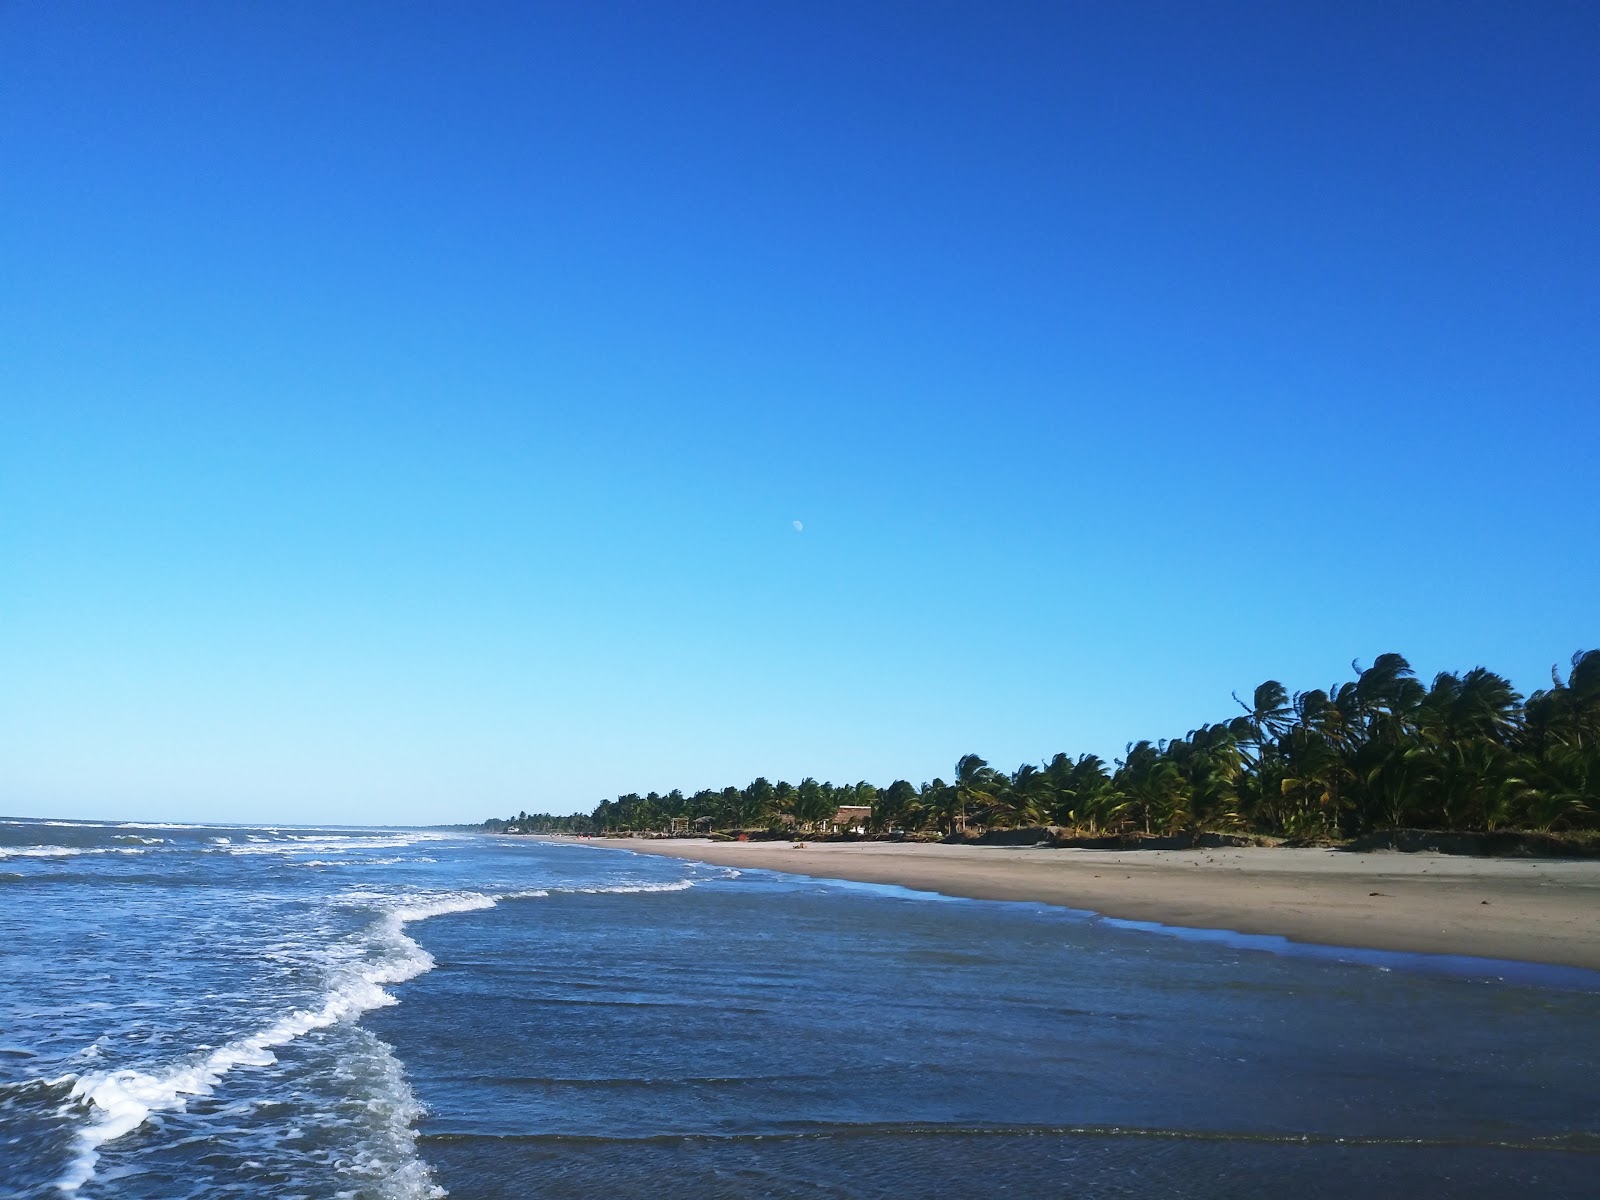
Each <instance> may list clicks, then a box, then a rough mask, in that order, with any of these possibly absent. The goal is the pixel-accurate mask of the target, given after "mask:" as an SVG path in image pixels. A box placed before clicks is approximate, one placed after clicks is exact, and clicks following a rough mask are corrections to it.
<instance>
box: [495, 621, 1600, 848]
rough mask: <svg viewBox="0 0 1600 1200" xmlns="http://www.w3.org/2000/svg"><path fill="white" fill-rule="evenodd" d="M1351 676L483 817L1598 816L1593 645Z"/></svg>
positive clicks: (894, 826) (894, 821) (516, 825)
mask: <svg viewBox="0 0 1600 1200" xmlns="http://www.w3.org/2000/svg"><path fill="white" fill-rule="evenodd" d="M1352 670H1353V671H1354V678H1353V679H1350V680H1347V681H1344V682H1342V683H1337V684H1335V685H1334V686H1332V687H1330V688H1328V689H1326V690H1323V689H1320V688H1314V689H1312V690H1310V691H1302V692H1295V693H1293V694H1292V695H1291V694H1290V693H1289V692H1288V690H1287V689H1285V687H1284V686H1283V684H1281V683H1279V682H1278V681H1277V680H1268V681H1267V682H1266V683H1263V684H1262V685H1261V686H1260V687H1258V688H1256V689H1255V691H1254V692H1253V693H1252V694H1251V695H1250V697H1249V698H1248V699H1241V698H1240V697H1239V696H1238V695H1237V694H1235V695H1234V697H1233V698H1234V701H1235V703H1236V704H1237V706H1238V709H1239V711H1238V712H1236V713H1234V714H1232V715H1230V716H1227V717H1225V718H1224V719H1222V720H1220V721H1217V722H1216V723H1214V724H1208V725H1201V726H1199V727H1198V728H1196V729H1191V730H1190V731H1189V732H1188V733H1186V734H1184V735H1183V736H1182V737H1177V738H1171V739H1162V740H1158V741H1148V740H1146V741H1138V742H1131V743H1129V744H1128V746H1127V748H1126V750H1125V752H1124V756H1123V757H1122V758H1119V759H1115V760H1114V761H1113V762H1111V763H1107V762H1105V761H1104V760H1102V759H1101V758H1100V757H1098V756H1097V755H1094V754H1081V755H1079V756H1078V757H1076V758H1073V757H1071V756H1069V755H1067V754H1057V755H1056V756H1055V757H1053V758H1051V759H1050V760H1048V761H1047V762H1041V763H1039V764H1034V763H1023V764H1022V765H1021V766H1019V767H1018V768H1017V769H1016V770H1015V771H1012V772H1009V773H1007V772H1005V771H1001V770H997V769H995V768H994V767H991V766H990V765H989V764H988V763H987V762H985V761H984V760H983V759H982V758H980V757H978V755H976V754H967V755H963V756H962V757H961V759H960V760H958V761H957V763H956V764H955V770H954V771H953V772H952V774H951V777H950V779H949V780H948V781H946V780H944V779H932V780H929V781H927V782H925V783H922V784H918V785H913V784H912V783H910V782H908V781H907V780H904V779H897V780H895V781H894V782H893V783H890V784H888V785H887V786H885V787H878V786H876V785H874V784H871V783H868V782H866V781H862V782H859V783H854V784H842V785H840V784H832V783H819V782H818V781H817V780H815V779H812V778H809V777H808V778H806V779H803V780H801V781H800V783H798V784H791V783H788V782H786V781H783V780H779V781H777V782H775V783H774V782H771V781H769V780H767V779H766V778H758V779H756V780H754V781H752V782H751V783H749V784H747V785H746V786H744V787H725V788H722V789H721V790H720V791H719V790H715V789H709V788H708V789H705V790H702V791H698V792H695V793H693V794H692V795H685V794H684V793H683V792H682V791H679V790H673V791H670V792H666V793H664V794H663V793H657V792H650V793H648V794H646V795H643V796H641V795H639V794H637V793H629V794H627V795H623V796H617V797H616V798H614V799H609V800H604V801H601V803H600V804H599V805H598V806H597V807H596V808H595V809H594V811H593V812H592V813H589V814H577V815H572V816H557V815H552V814H546V813H541V814H533V815H530V814H528V813H520V814H518V815H517V816H514V817H511V818H508V819H506V820H504V821H500V820H495V821H490V822H487V823H486V827H488V828H492V829H493V828H498V829H502V830H511V831H520V832H530V833H531V832H542V833H557V832H560V833H604V832H619V831H624V830H634V831H640V830H657V829H661V828H664V827H666V826H667V825H668V824H669V823H670V822H671V821H672V820H673V819H674V818H677V819H679V820H687V821H694V820H697V819H700V818H710V824H711V825H712V826H714V827H715V828H717V829H721V830H741V829H752V830H753V829H759V828H768V827H779V826H782V827H788V828H795V827H798V828H800V829H806V828H814V827H817V826H820V825H823V824H825V823H827V822H828V821H829V820H830V819H831V818H832V817H833V816H834V814H835V813H836V812H837V811H838V810H839V808H841V807H842V806H846V805H860V806H863V807H865V808H867V809H868V810H869V812H870V815H869V816H868V818H867V820H866V824H867V825H868V826H869V828H870V829H871V830H872V831H873V832H875V833H884V832H888V831H891V830H904V831H906V832H917V831H922V830H938V831H940V832H943V833H946V834H956V833H958V832H961V831H963V830H969V831H970V830H973V829H992V828H1002V829H1003V828H1014V827H1025V826H1038V825H1056V826H1065V827H1069V828H1072V829H1075V830H1078V831H1082V832H1086V833H1090V834H1098V833H1131V832H1143V833H1149V834H1174V833H1181V832H1190V833H1197V832H1201V831H1211V832H1242V833H1259V834H1267V835H1274V836H1280V837H1290V838H1347V837H1356V836H1359V835H1361V834H1364V833H1368V832H1372V831H1377V830H1385V829H1399V828H1425V829H1436V830H1452V831H1479V830H1484V831H1489V830H1497V829H1521V830H1537V831H1564V830H1578V829H1594V828H1596V827H1600V650H1590V651H1579V652H1578V653H1577V654H1574V655H1573V656H1572V661H1571V667H1570V670H1569V671H1568V672H1567V674H1566V678H1565V679H1563V678H1562V673H1561V671H1560V670H1559V669H1553V670H1552V671H1551V686H1550V687H1548V688H1544V689H1541V690H1539V691H1536V692H1534V693H1533V694H1532V695H1531V696H1528V697H1526V698H1524V697H1523V696H1521V695H1520V694H1518V692H1517V691H1516V690H1515V689H1514V688H1513V687H1512V686H1511V684H1510V682H1509V681H1508V680H1507V679H1505V678H1504V677H1503V676H1500V675H1496V674H1495V673H1493V672H1492V671H1488V670H1486V669H1484V668H1482V667H1475V668H1473V669H1472V670H1470V671H1467V672H1465V673H1463V674H1459V675H1458V674H1454V673H1452V672H1448V671H1446V672H1441V673H1439V674H1438V675H1436V676H1434V678H1433V680H1432V682H1431V683H1429V684H1424V683H1423V682H1422V681H1421V680H1419V679H1418V678H1417V677H1416V673H1415V672H1414V671H1413V670H1412V669H1411V665H1410V663H1408V662H1407V661H1406V660H1405V659H1404V658H1403V657H1401V656H1400V655H1398V654H1383V655H1380V656H1379V657H1378V659H1377V660H1376V661H1375V662H1374V663H1373V664H1372V665H1371V666H1369V667H1367V668H1365V669H1363V668H1361V666H1360V665H1359V663H1355V664H1352Z"/></svg>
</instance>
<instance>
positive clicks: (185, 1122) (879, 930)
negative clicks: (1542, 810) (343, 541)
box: [0, 822, 1600, 1200]
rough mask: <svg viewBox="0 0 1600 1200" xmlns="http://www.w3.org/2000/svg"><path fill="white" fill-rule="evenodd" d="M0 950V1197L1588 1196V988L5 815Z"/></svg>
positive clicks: (572, 848) (944, 910) (406, 849)
mask: <svg viewBox="0 0 1600 1200" xmlns="http://www.w3.org/2000/svg"><path fill="white" fill-rule="evenodd" d="M0 935H3V941H0V1168H3V1169H0V1195H5V1196H19V1197H20V1196H40V1197H42V1196H62V1195H65V1194H69V1193H71V1192H72V1191H76V1192H77V1193H78V1194H79V1195H81V1196H83V1197H99V1196H105V1197H128V1198H140V1200H143V1198H147V1197H149V1198H153V1197H174V1196H214V1195H229V1194H233V1195H245V1196H262V1197H298V1196H305V1197H331V1196H348V1197H374V1198H377V1197H383V1198H399V1197H422V1196H430V1195H432V1196H437V1195H441V1194H443V1193H444V1192H446V1191H448V1194H450V1195H452V1196H455V1197H459V1198H477V1197H483V1198H499V1197H506V1198H510V1197H518V1198H521V1197H569V1196H570V1197H601V1196H607V1197H609V1196H622V1197H627V1196H641V1197H677V1196H682V1197H695V1198H696V1200H701V1198H704V1197H720V1196H727V1197H744V1196H773V1197H800V1196H806V1197H816V1196H839V1197H890V1196H894V1197H918V1196H928V1197H933V1196H945V1197H949V1196H974V1197H976V1196H990V1195H1008V1196H1084V1197H1095V1196H1215V1197H1224V1196H1283V1195H1289V1194H1293V1195H1296V1196H1308V1197H1310V1196H1365V1195H1370V1194H1396V1193H1400V1192H1402V1191H1405V1192H1413V1193H1416V1194H1420V1195H1430V1196H1485V1197H1488V1196H1505V1195H1512V1194H1529V1195H1540V1196H1574V1197H1576V1196H1595V1195H1597V1194H1600V977H1595V976H1592V975H1585V974H1584V973H1582V972H1571V971H1565V972H1563V971H1555V970H1552V971H1548V972H1542V971H1539V970H1537V969H1534V970H1532V971H1524V972H1507V971H1501V970H1498V969H1496V968H1495V967H1494V966H1492V965H1489V966H1485V965H1484V964H1481V963H1480V964H1474V963H1440V962H1438V961H1430V960H1427V959H1406V958H1403V957H1402V956H1385V957H1383V958H1381V959H1372V958H1370V957H1369V958H1366V960H1365V961H1340V956H1338V955H1325V956H1321V957H1317V956H1306V955H1304V954H1281V953H1273V952H1271V951H1269V950H1262V949H1255V948H1250V947H1248V946H1241V945H1230V944H1227V943H1226V942H1222V943H1219V942H1216V941H1214V940H1208V939H1205V938H1198V937H1197V938H1180V937H1172V936H1165V935H1161V934H1158V933H1153V932H1149V931H1146V930H1141V929H1134V928H1124V927H1119V926H1118V925H1116V924H1115V923H1112V922H1106V921H1100V920H1096V919H1093V918H1092V917H1088V916H1085V915H1083V914H1075V913H1071V912H1068V911H1066V910H1062V909H1052V908H1047V907H1044V906H1040V905H1026V904H998V903H990V902H979V901H965V900H948V899H942V898H933V897H927V896H923V895H916V894H912V893H908V892H902V891H899V890H897V889H893V888H882V887H873V886H867V885H857V884H844V883H830V882H824V881H817V880H809V879H800V878H796V877H792V876H781V875H775V874H771V873H767V872H757V871H750V872H744V873H742V874H741V873H739V872H736V871H732V870H729V869H726V868H718V867H710V866H703V865H698V864H691V863H685V862H681V861H677V860H671V859H659V858H652V857H648V856H640V855H633V854H628V853H624V852H618V851H612V850H603V849H597V848H592V847H587V846H577V845H547V844H539V843H534V842H530V841H526V840H521V839H510V838H489V837H476V836H454V835H445V834H439V833H426V832H405V831H371V830H327V831H316V830H303V829H282V828H280V829H271V830H267V829H249V830H246V829H238V828H218V829H199V828H195V827H180V828H174V827H152V826H137V827H134V826H112V825H103V824H102V825H89V824H78V823H72V824H65V823H56V824H50V825H45V824H41V823H36V822H8V823H4V824H0ZM1346 957H1351V958H1356V959H1361V958H1362V957H1363V956H1359V955H1354V956H1346ZM1376 962H1381V965H1374V964H1375V963H1376ZM1501 974H1505V975H1507V976H1508V978H1509V980H1510V981H1507V980H1503V979H1499V978H1496V976H1497V975H1501Z"/></svg>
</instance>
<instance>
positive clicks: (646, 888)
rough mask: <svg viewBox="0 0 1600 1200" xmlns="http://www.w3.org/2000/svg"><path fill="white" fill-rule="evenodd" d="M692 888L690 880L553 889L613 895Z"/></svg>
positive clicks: (681, 890)
mask: <svg viewBox="0 0 1600 1200" xmlns="http://www.w3.org/2000/svg"><path fill="white" fill-rule="evenodd" d="M693 886H694V880H692V879H679V880H676V881H675V882H673V883H615V884H611V885H610V886H607V887H572V888H555V889H554V890H555V891H558V892H580V893H583V894H584V895H589V896H598V895H602V894H604V895H614V894H617V893H632V892H683V891H687V890H688V889H690V888H692V887H693Z"/></svg>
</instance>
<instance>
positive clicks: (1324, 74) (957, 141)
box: [0, 2, 1600, 822]
mask: <svg viewBox="0 0 1600 1200" xmlns="http://www.w3.org/2000/svg"><path fill="white" fill-rule="evenodd" d="M1597 51H1600V18H1597V16H1596V14H1595V10H1594V9H1593V8H1592V7H1591V6H1584V5H1579V4H1560V3H1547V4H1538V5H1515V4H1470V3H1469V4H1455V3H1452V4H1421V3H1419V4H1411V5H1404V6H1394V5H1386V4H1384V5H1379V4H1353V5H1337V6H1334V5H1328V6H1324V7H1323V10H1322V11H1320V12H1317V11H1312V6H1306V5H1295V6H1287V5H1268V4H1237V5H1230V4H1221V5H1209V6H1196V5H1189V4H1138V3H1134V4H1082V5H1051V4H1037V5H1034V4H1009V5H1007V4H977V3H970V4H968V3H943V4H857V3H851V4H843V3H840V4H821V3H806V4H773V5H749V4H742V3H740V4H735V3H726V4H718V3H704V4H696V5H681V4H664V3H663V4H595V5H578V4H573V5H547V6H544V5H513V4H506V5H496V4H476V5H463V6H440V5H432V4H405V3H393V2H387V3H383V4H375V3H374V4H357V3H352V4H346V5H340V6H332V7H330V6H327V5H321V4H277V5H269V6H260V5H244V4H228V3H218V4H209V5H190V4H182V5H179V4H160V3H152V4H144V5H137V6H128V7H123V8H111V7H106V6H68V5H42V4H36V5H7V6H5V7H4V8H3V9H0V104H3V108H4V111H5V113H6V120H5V121H4V122H3V124H0V155H3V161H4V163H5V179H6V182H5V184H4V185H3V186H0V263H3V269H0V317H3V320H0V363H3V367H0V416H3V424H0V811H9V812H13V813H25V814H32V815H56V816H65V815H73V816H124V817H134V816H137V817H145V818H166V819H195V818H200V819H220V820H241V821H243V820H280V821H296V820H300V821H315V820H327V819H337V820H355V821H369V822H385V821H392V822H414V821H455V820H478V819H481V818H482V817H484V816H487V815H490V814H498V813H504V812H507V811H512V810H516V809H521V808H527V809H530V810H539V809H550V810H554V811H571V810H574V809H588V808H590V807H592V806H593V805H594V804H595V803H596V802H597V801H598V800H600V799H601V798H603V797H606V796H609V795H614V794H616V793H617V792H619V791H630V790H638V791H646V790H650V789H660V790H665V789H667V788H671V787H673V786H679V787H683V788H685V789H695V788H699V787H703V786H719V787H720V786H723V785H725V784H727V783H743V782H747V781H748V780H749V779H750V778H751V777H753V776H755V775H756V774H766V775H768V776H770V777H773V778H778V777H785V778H789V779H792V780H794V779H798V778H799V777H801V776H803V775H808V774H810V775H815V776H817V777H819V778H832V779H834V780H836V781H845V780H851V781H853V780H855V779H859V778H867V779H872V780H875V781H878V782H887V781H889V780H891V779H893V778H895V777H897V776H904V777H908V778H911V779H912V780H922V779H927V778H930V777H932V776H934V775H935V774H948V772H949V769H950V766H951V764H952V763H953V761H954V760H955V758H956V757H957V756H958V755H960V754H962V753H965V752H967V751H973V750H975V751H977V752H979V753H982V754H984V755H985V756H986V757H988V758H989V759H990V760H991V761H993V762H995V763H997V764H998V765H1001V766H1004V767H1006V768H1011V767H1014V766H1016V765H1017V764H1018V763H1019V762H1022V761H1024V760H1038V759H1040V758H1043V757H1047V756H1048V755H1050V754H1052V753H1054V752H1055V751H1057V750H1067V751H1069V752H1073V753H1077V752H1082V751H1094V752H1098V753H1101V754H1103V755H1106V756H1107V757H1110V756H1112V755H1114V754H1116V753H1118V752H1120V750H1121V748H1122V746H1123V745H1124V743H1126V742H1127V741H1129V740H1131V739H1133V738H1137V737H1143V736H1151V737H1154V736H1170V735H1176V734H1181V733H1183V732H1184V731H1185V730H1187V729H1190V728H1192V727H1193V726H1195V725H1197V724H1199V723H1201V722H1202V721H1206V720H1212V719H1216V718H1218V717H1220V716H1222V715H1224V714H1226V713H1227V712H1228V711H1229V709H1230V706H1231V703H1232V702H1231V701H1230V699H1229V692H1230V690H1232V689H1238V690H1240V691H1241V692H1243V691H1245V690H1246V689H1249V688H1251V687H1253V686H1254V685H1255V684H1256V683H1258V682H1260V681H1261V680H1263V679H1265V678H1268V677H1275V678H1279V679H1282V680H1283V681H1284V682H1285V683H1287V684H1288V685H1289V686H1290V687H1291V689H1292V688H1297V687H1313V686H1326V685H1327V684H1329V683H1330V682H1332V681H1333V680H1334V679H1337V678H1341V677H1343V676H1344V675H1345V674H1346V673H1348V671H1349V664H1350V660H1351V659H1352V658H1358V657H1359V658H1361V659H1363V660H1364V661H1370V660H1371V658H1372V657H1374V656H1375V655H1377V654H1379V653H1381V652H1383V651H1387V650H1399V651H1400V652H1402V653H1404V654H1406V655H1407V656H1408V657H1410V658H1411V660H1412V662H1413V664H1414V665H1415V666H1416V667H1417V668H1418V670H1419V671H1420V672H1421V673H1423V674H1424V675H1429V674H1431V673H1432V672H1434V671H1437V670H1440V669H1445V668H1453V669H1460V668H1465V667H1470V666H1474V665H1478V664H1480V663H1481V664H1483V665H1487V666H1490V667H1492V668H1494V669H1497V670H1500V671H1502V672H1504V673H1506V674H1508V675H1509V676H1511V678H1512V679H1513V681H1514V682H1515V683H1516V684H1517V685H1518V686H1519V687H1520V688H1522V689H1523V690H1525V691H1527V690H1531V689H1533V688H1536V687H1538V686H1540V685H1541V684H1542V683H1545V682H1547V680H1548V672H1549V668H1550V665H1551V664H1552V663H1554V662H1557V661H1561V662H1563V663H1564V662H1565V660H1566V659H1567V657H1568V656H1569V655H1570V654H1571V653H1572V652H1573V651H1574V650H1576V649H1579V648H1580V647H1588V646H1592V645H1594V644H1595V643H1596V641H1597V632H1600V624H1597V621H1596V617H1597V615H1600V604H1597V601H1596V596H1597V594H1600V566H1597V564H1600V554H1597V549H1600V546H1597V542H1600V532H1597V531H1600V522H1597V509H1600V506H1597V504H1596V502H1595V499H1594V496H1595V494H1596V472H1595V466H1594V463H1595V461H1596V449H1595V448H1596V446H1600V415H1597V399H1600V320H1597V318H1600V233H1597V228H1600V227H1597V223H1596V221H1595V213H1596V212H1600V136H1597V134H1600V72H1595V71H1594V70H1593V64H1594V62H1595V61H1596V53H1597ZM794 521H801V522H803V524H804V529H803V531H800V532H797V531H796V530H795V528H794V526H793V524H792V523H793V522H794Z"/></svg>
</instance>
